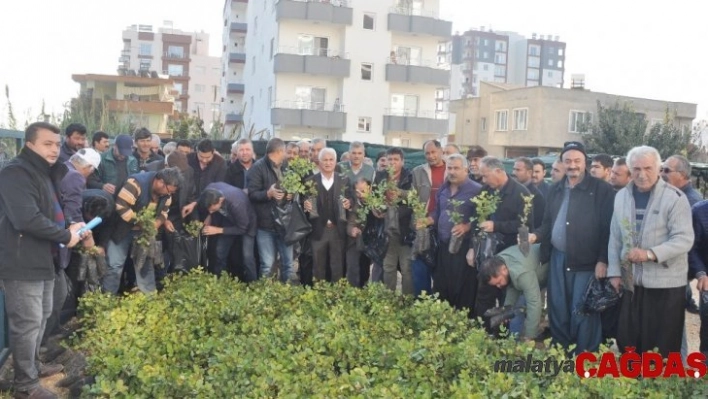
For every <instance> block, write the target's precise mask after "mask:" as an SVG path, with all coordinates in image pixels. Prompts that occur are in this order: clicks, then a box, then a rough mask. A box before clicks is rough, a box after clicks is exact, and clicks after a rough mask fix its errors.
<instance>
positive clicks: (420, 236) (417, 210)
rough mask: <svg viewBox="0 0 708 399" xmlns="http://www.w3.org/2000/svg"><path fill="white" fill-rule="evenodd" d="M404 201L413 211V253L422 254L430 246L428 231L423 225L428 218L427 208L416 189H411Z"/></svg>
mask: <svg viewBox="0 0 708 399" xmlns="http://www.w3.org/2000/svg"><path fill="white" fill-rule="evenodd" d="M404 203H405V204H406V205H407V206H408V207H409V208H411V210H412V211H413V222H414V223H415V226H416V231H415V241H413V255H418V254H422V253H423V252H425V251H427V250H428V249H429V248H430V231H429V230H428V228H427V227H426V226H425V224H426V222H427V219H428V210H427V207H426V206H425V203H424V202H423V201H421V200H420V198H418V191H416V189H412V190H410V191H408V195H407V196H406V199H405V200H404Z"/></svg>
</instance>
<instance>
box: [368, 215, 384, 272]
mask: <svg viewBox="0 0 708 399" xmlns="http://www.w3.org/2000/svg"><path fill="white" fill-rule="evenodd" d="M363 237H364V254H365V255H366V256H367V257H369V259H371V261H372V262H374V263H377V264H382V263H383V260H384V258H385V257H386V251H388V240H389V238H388V234H386V223H385V222H384V221H383V220H382V219H376V220H373V221H371V223H367V225H366V227H365V228H364V233H363Z"/></svg>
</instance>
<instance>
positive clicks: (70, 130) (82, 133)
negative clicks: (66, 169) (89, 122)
mask: <svg viewBox="0 0 708 399" xmlns="http://www.w3.org/2000/svg"><path fill="white" fill-rule="evenodd" d="M65 133H66V138H65V139H64V143H63V144H62V145H61V150H60V152H59V160H58V162H59V163H64V162H66V161H68V160H69V158H71V156H72V155H74V154H75V153H76V151H78V150H80V149H82V148H85V147H86V126H84V125H82V124H80V123H72V124H70V125H69V126H67V127H66V130H65Z"/></svg>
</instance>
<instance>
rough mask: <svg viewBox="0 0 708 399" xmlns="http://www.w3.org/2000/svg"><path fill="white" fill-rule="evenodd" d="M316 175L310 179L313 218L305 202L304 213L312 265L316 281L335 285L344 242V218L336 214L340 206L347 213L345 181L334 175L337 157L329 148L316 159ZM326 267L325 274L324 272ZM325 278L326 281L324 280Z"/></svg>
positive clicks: (341, 271) (341, 267)
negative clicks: (309, 227)
mask: <svg viewBox="0 0 708 399" xmlns="http://www.w3.org/2000/svg"><path fill="white" fill-rule="evenodd" d="M318 158H319V166H320V172H319V173H317V174H315V175H314V176H310V177H309V178H307V180H306V181H312V182H313V184H314V187H315V188H316V190H317V197H316V198H315V199H314V201H316V204H315V205H316V207H317V215H316V216H314V217H313V216H312V212H311V211H312V207H313V203H312V199H308V200H306V201H305V210H306V211H308V212H309V213H310V221H311V223H312V233H311V235H310V239H311V240H312V242H311V244H312V264H313V270H314V278H315V279H317V280H320V281H322V280H326V281H331V282H335V281H339V280H340V279H341V278H342V277H344V256H342V255H343V254H344V247H345V246H344V242H345V238H346V235H345V234H346V228H347V219H346V214H345V213H341V214H340V212H339V206H340V202H342V205H343V207H344V209H349V207H350V206H349V205H350V203H349V200H348V199H346V197H347V196H348V194H347V188H348V186H349V180H348V179H347V178H346V177H343V176H341V175H340V174H339V173H336V172H335V171H334V168H335V166H337V153H336V152H335V151H334V150H333V149H332V148H323V149H322V150H321V151H320V153H319V155H318ZM327 266H329V273H327V269H328V267H327ZM327 275H329V279H328V278H327Z"/></svg>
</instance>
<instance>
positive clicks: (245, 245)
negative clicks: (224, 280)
mask: <svg viewBox="0 0 708 399" xmlns="http://www.w3.org/2000/svg"><path fill="white" fill-rule="evenodd" d="M239 237H240V238H241V247H242V253H243V264H244V278H245V280H246V282H247V283H250V282H251V281H256V280H257V279H258V274H257V271H256V257H255V256H254V253H253V247H254V245H255V242H256V238H255V237H251V236H249V235H245V234H244V235H242V236H235V235H227V234H221V235H219V236H217V238H216V266H215V267H214V268H213V270H211V272H212V273H214V274H216V275H217V276H220V275H221V273H223V272H224V270H228V264H229V254H230V252H231V247H233V246H234V244H236V242H237V241H238V238H239Z"/></svg>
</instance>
